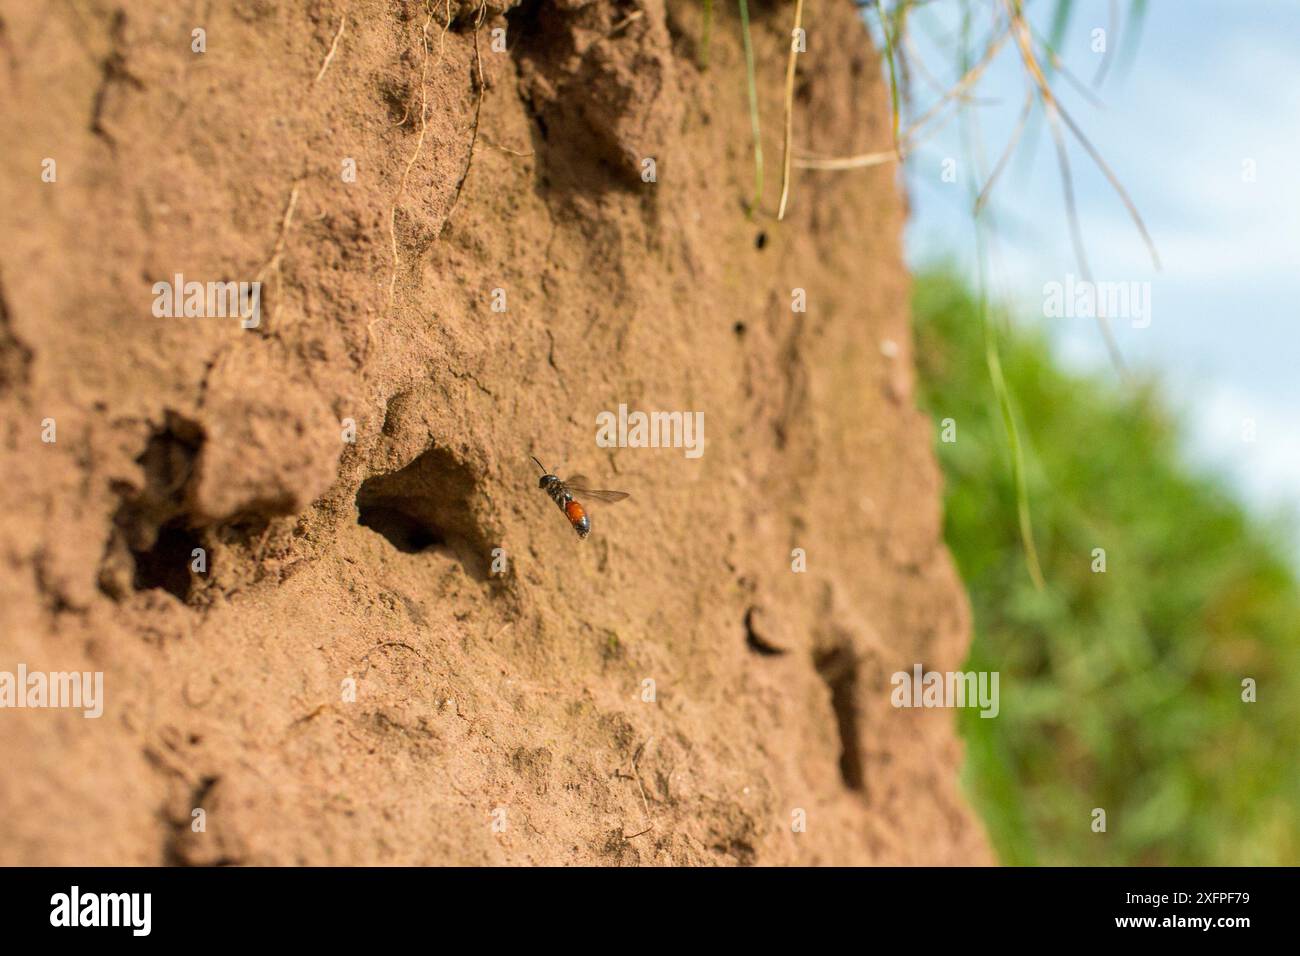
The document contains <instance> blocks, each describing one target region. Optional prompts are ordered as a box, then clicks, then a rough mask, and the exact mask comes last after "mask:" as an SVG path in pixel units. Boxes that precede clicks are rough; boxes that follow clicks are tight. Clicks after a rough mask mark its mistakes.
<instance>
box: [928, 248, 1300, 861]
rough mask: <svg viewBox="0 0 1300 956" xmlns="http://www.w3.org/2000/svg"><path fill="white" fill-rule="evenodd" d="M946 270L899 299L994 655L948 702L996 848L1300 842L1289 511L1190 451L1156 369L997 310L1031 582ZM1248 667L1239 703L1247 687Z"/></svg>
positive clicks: (985, 383)
mask: <svg viewBox="0 0 1300 956" xmlns="http://www.w3.org/2000/svg"><path fill="white" fill-rule="evenodd" d="M953 275H954V273H953V272H951V271H950V270H937V271H931V272H927V273H925V274H922V275H921V276H919V277H918V278H917V281H916V284H915V291H914V296H913V311H914V315H915V323H916V336H917V361H918V364H919V372H920V386H921V388H920V393H921V401H922V404H923V405H924V407H925V408H926V409H927V410H928V411H929V412H930V413H931V414H932V415H933V417H934V420H935V424H936V429H935V448H936V451H937V453H938V456H939V460H940V462H941V464H942V467H943V471H944V476H945V482H946V495H945V497H946V519H945V522H946V524H945V533H946V537H947V541H948V545H949V547H950V548H951V550H952V553H953V556H954V557H955V559H956V562H957V565H958V567H959V569H960V571H961V575H962V578H963V579H964V581H965V583H966V587H967V590H968V592H969V594H970V599H971V605H972V609H973V611H974V625H975V640H974V644H973V646H972V648H971V654H970V659H969V661H968V663H967V667H968V668H969V669H976V670H996V671H999V672H1000V673H1001V688H1000V690H1001V713H1000V715H999V716H998V717H996V718H994V719H982V718H980V717H979V715H978V712H977V711H975V710H963V711H960V712H959V721H960V727H961V731H962V735H963V737H964V739H965V741H966V755H967V760H966V766H965V769H964V772H963V778H964V782H965V785H966V787H967V792H968V794H969V796H970V799H971V800H972V802H973V803H974V805H975V806H976V808H977V809H978V811H979V812H980V813H981V815H982V816H983V819H984V821H985V825H986V826H987V828H988V832H989V836H990V838H991V840H992V842H993V844H994V846H995V848H996V850H997V852H998V855H999V858H1000V859H1001V860H1002V862H1004V863H1007V864H1058V865H1091V864H1113V865H1124V864H1154V865H1162V864H1183V865H1198V864H1218V865H1244V864H1290V865H1295V864H1298V863H1300V640H1298V639H1297V638H1298V636H1300V587H1298V586H1297V579H1296V574H1295V569H1294V567H1293V566H1292V564H1291V563H1290V559H1289V557H1288V555H1289V554H1290V552H1289V551H1288V549H1287V545H1286V543H1285V540H1284V538H1283V535H1285V534H1286V533H1288V532H1289V531H1290V530H1291V529H1290V526H1289V523H1287V522H1270V521H1265V520H1263V519H1260V518H1258V517H1255V516H1253V515H1252V514H1251V513H1249V512H1248V511H1247V510H1246V509H1245V508H1244V507H1243V506H1242V505H1241V504H1239V503H1238V502H1237V501H1236V500H1234V498H1233V496H1232V494H1231V492H1230V491H1229V489H1228V488H1227V486H1226V485H1225V484H1224V483H1223V482H1222V480H1220V479H1218V478H1216V477H1215V476H1213V475H1210V474H1201V473H1198V471H1197V470H1196V469H1195V468H1193V467H1191V466H1190V465H1189V464H1188V463H1187V459H1186V456H1185V455H1184V454H1183V451H1182V444H1181V438H1180V429H1181V426H1180V423H1179V422H1178V421H1177V419H1176V418H1175V417H1174V416H1172V415H1171V413H1170V411H1169V410H1168V408H1167V406H1166V405H1165V404H1164V403H1163V402H1162V400H1161V398H1160V396H1159V394H1158V392H1157V389H1156V388H1155V386H1154V385H1153V384H1152V383H1150V382H1147V383H1140V384H1137V385H1130V386H1124V385H1121V384H1120V383H1119V382H1118V380H1117V377H1116V376H1115V375H1114V374H1098V375H1096V376H1094V377H1088V376H1083V375H1079V374H1075V373H1072V372H1067V371H1065V370H1064V369H1063V368H1062V367H1061V366H1060V365H1059V364H1058V363H1057V362H1056V361H1055V360H1054V358H1053V353H1052V350H1051V348H1050V343H1049V341H1048V340H1047V338H1046V336H1045V335H1044V333H1043V332H1042V331H1039V330H1035V329H1031V328H1026V327H1025V326H1024V325H1022V324H1015V323H1008V322H1007V321H1006V318H1005V316H1000V315H996V314H995V315H993V316H992V317H991V319H990V321H994V322H996V323H997V326H998V330H999V331H998V337H999V350H1000V354H1001V360H1002V366H1003V369H1004V373H1005V376H1006V380H1007V384H1008V386H1009V388H1010V391H1011V394H1012V396H1013V400H1014V402H1015V407H1016V415H1017V419H1018V422H1019V424H1020V428H1021V435H1022V438H1023V440H1024V441H1025V443H1026V455H1027V458H1028V471H1027V481H1028V491H1029V500H1030V506H1031V508H1032V511H1033V520H1034V536H1035V539H1036V542H1037V546H1038V550H1039V553H1040V556H1041V559H1042V565H1043V571H1044V575H1045V577H1046V580H1047V587H1046V590H1045V591H1042V592H1039V591H1038V590H1036V589H1035V588H1034V586H1033V584H1032V583H1031V581H1030V579H1029V576H1028V574H1027V572H1026V565H1025V558H1024V554H1023V551H1022V547H1021V542H1020V538H1019V533H1018V531H1017V525H1016V496H1015V488H1014V485H1013V480H1012V469H1011V463H1010V460H1009V452H1008V450H1007V449H1008V446H1007V436H1006V433H1005V430H1004V428H1003V424H1002V421H1001V417H1000V413H999V411H998V408H997V406H996V403H995V399H994V396H993V391H992V388H991V386H990V382H989V372H988V367H987V365H986V363H985V356H984V339H983V331H982V329H981V327H980V323H979V319H978V308H977V304H976V301H975V298H974V295H973V293H972V292H971V291H970V290H969V289H968V288H967V287H966V286H965V285H964V284H963V283H962V282H961V281H960V280H959V279H956V278H954V277H953ZM946 418H951V419H953V420H955V422H956V430H957V431H956V437H957V440H956V441H955V442H952V443H947V442H943V441H941V440H940V431H941V430H940V428H939V423H940V422H941V421H942V420H943V419H946ZM1096 548H1104V549H1105V561H1106V570H1105V573H1097V572H1094V571H1093V565H1094V561H1095V558H1094V549H1096ZM1247 677H1249V678H1253V679H1254V680H1255V682H1256V684H1257V694H1258V700H1257V702H1256V703H1246V702H1243V700H1242V693H1243V689H1242V681H1243V679H1244V678H1247ZM1095 807H1101V808H1103V809H1104V810H1105V811H1106V818H1107V819H1106V824H1107V829H1106V832H1105V833H1094V832H1093V830H1092V821H1093V816H1092V811H1093V808H1095Z"/></svg>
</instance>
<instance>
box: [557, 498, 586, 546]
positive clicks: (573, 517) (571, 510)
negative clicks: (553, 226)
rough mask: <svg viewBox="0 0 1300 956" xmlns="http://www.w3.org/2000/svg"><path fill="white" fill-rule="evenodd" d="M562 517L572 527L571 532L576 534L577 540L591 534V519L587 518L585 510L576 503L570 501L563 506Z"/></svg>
mask: <svg viewBox="0 0 1300 956" xmlns="http://www.w3.org/2000/svg"><path fill="white" fill-rule="evenodd" d="M564 516H565V517H566V518H568V519H569V524H571V525H573V530H574V531H576V532H578V537H579V538H585V537H586V536H587V535H588V534H590V533H591V519H590V518H588V517H587V510H586V509H585V508H583V507H582V505H580V504H578V502H576V501H573V500H570V501H569V502H568V503H567V504H566V505H565V506H564Z"/></svg>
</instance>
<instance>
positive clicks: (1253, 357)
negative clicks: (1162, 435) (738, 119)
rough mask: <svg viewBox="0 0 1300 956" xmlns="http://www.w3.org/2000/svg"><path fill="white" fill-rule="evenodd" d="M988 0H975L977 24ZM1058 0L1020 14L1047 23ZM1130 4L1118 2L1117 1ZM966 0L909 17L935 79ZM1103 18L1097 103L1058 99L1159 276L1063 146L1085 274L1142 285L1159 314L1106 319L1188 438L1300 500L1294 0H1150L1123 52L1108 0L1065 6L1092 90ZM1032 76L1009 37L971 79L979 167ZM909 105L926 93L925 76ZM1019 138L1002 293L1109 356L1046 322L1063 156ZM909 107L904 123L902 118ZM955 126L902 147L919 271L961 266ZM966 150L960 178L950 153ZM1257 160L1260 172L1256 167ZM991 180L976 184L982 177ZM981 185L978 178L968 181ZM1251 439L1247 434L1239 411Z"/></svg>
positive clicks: (992, 154)
mask: <svg viewBox="0 0 1300 956" xmlns="http://www.w3.org/2000/svg"><path fill="white" fill-rule="evenodd" d="M995 6H996V5H995V4H994V3H993V2H992V0H986V2H974V3H972V10H974V11H975V22H976V23H978V24H979V29H978V30H977V31H976V33H977V35H981V36H982V35H987V33H988V30H989V28H990V25H991V22H992V21H991V11H992V10H993V9H995ZM1054 6H1055V3H1054V2H1044V0H1030V2H1029V3H1028V4H1027V9H1028V10H1029V12H1030V16H1031V19H1032V20H1033V21H1034V23H1035V25H1036V27H1037V29H1038V31H1039V32H1040V33H1041V34H1043V35H1046V34H1047V33H1048V32H1049V29H1048V25H1049V22H1050V14H1051V12H1052V9H1053V8H1054ZM1119 6H1120V8H1121V12H1123V11H1125V10H1127V8H1128V6H1129V3H1128V0H1120V3H1119ZM960 11H961V3H960V2H959V0H935V2H932V3H930V4H924V5H922V6H920V7H918V8H917V9H916V10H914V11H913V14H912V15H913V17H915V20H914V21H913V29H914V31H915V32H914V39H915V42H916V48H915V50H914V51H912V52H913V54H914V55H919V56H921V57H922V58H923V60H924V62H925V64H926V66H927V68H928V69H929V71H930V72H931V73H932V74H933V75H934V76H935V78H936V79H937V80H939V81H941V82H942V83H944V84H946V85H951V83H952V82H954V81H955V80H956V79H957V77H958V73H959V68H958V67H957V65H956V61H955V60H954V58H953V53H952V49H951V48H950V47H947V46H945V41H946V39H947V38H949V37H950V36H951V35H952V34H953V31H955V29H956V27H957V24H958V22H959V21H958V17H959V15H960ZM1098 28H1100V29H1103V30H1107V37H1106V41H1107V43H1108V44H1111V45H1112V46H1114V47H1115V52H1114V54H1113V56H1114V57H1115V59H1114V60H1113V61H1112V65H1111V67H1110V69H1109V72H1108V74H1107V76H1106V78H1105V82H1104V83H1103V84H1102V85H1101V86H1100V87H1098V88H1096V93H1097V95H1098V96H1099V97H1100V99H1101V100H1102V101H1103V105H1102V106H1101V107H1100V108H1099V107H1098V106H1096V105H1093V104H1090V103H1089V102H1088V101H1087V100H1086V99H1085V98H1084V97H1083V96H1082V95H1081V94H1080V93H1078V92H1077V91H1076V90H1074V89H1073V88H1071V87H1070V85H1069V84H1068V83H1067V82H1065V81H1063V80H1061V79H1060V78H1059V77H1058V78H1057V81H1056V82H1055V84H1054V86H1055V88H1056V89H1057V90H1058V94H1059V95H1060V98H1061V102H1062V104H1063V105H1064V107H1065V109H1066V110H1067V111H1068V112H1069V113H1070V114H1071V115H1072V116H1073V118H1074V120H1075V121H1076V122H1077V123H1078V125H1079V126H1080V127H1081V128H1082V129H1083V131H1084V132H1085V133H1086V134H1087V135H1088V137H1089V139H1090V140H1091V141H1092V143H1093V145H1094V146H1096V148H1097V149H1098V151H1099V152H1100V153H1101V154H1102V156H1103V157H1104V158H1105V159H1106V161H1107V162H1108V163H1109V164H1110V166H1111V168H1112V169H1113V170H1114V171H1115V173H1116V174H1117V175H1118V177H1119V179H1120V180H1121V182H1122V183H1123V184H1124V186H1125V187H1126V189H1127V190H1128V192H1129V194H1130V195H1131V196H1132V198H1133V200H1134V201H1135V202H1136V204H1137V206H1138V208H1139V210H1140V211H1141V214H1142V216H1143V219H1144V220H1145V221H1146V224H1147V227H1148V229H1149V230H1150V232H1151V234H1152V237H1153V239H1154V240H1155V243H1156V246H1157V248H1158V250H1159V253H1160V257H1161V260H1162V266H1163V268H1162V269H1161V270H1160V271H1156V270H1155V269H1154V268H1153V266H1152V263H1151V260H1150V256H1149V255H1148V253H1147V251H1146V248H1145V246H1144V244H1143V241H1142V239H1141V236H1140V234H1139V233H1138V231H1137V229H1136V228H1134V226H1133V224H1132V222H1131V220H1130V219H1129V217H1128V214H1127V212H1126V211H1125V208H1124V206H1123V204H1122V203H1121V201H1120V200H1119V198H1118V197H1117V195H1116V194H1115V192H1114V190H1113V189H1112V188H1111V187H1110V185H1109V184H1108V183H1107V182H1106V180H1105V178H1104V177H1103V175H1102V174H1101V173H1100V172H1099V171H1098V170H1097V168H1096V166H1095V165H1093V163H1092V162H1091V160H1089V159H1088V157H1087V155H1086V153H1085V152H1084V150H1083V149H1082V148H1081V147H1080V146H1079V145H1078V143H1077V142H1073V141H1072V142H1071V143H1070V159H1071V167H1072V170H1073V172H1074V186H1075V193H1076V202H1077V207H1078V210H1079V216H1080V221H1081V224H1082V231H1083V236H1084V243H1085V247H1086V250H1087V254H1088V259H1089V262H1090V265H1091V269H1092V274H1093V278H1094V279H1097V280H1106V281H1124V282H1150V283H1151V286H1150V288H1151V323H1150V326H1149V327H1148V328H1133V327H1132V323H1131V322H1127V321H1116V322H1115V323H1114V326H1115V331H1116V336H1117V338H1118V340H1119V345H1120V348H1121V350H1122V352H1123V354H1124V356H1125V359H1126V361H1127V362H1128V363H1129V365H1130V366H1131V367H1134V368H1142V369H1153V370H1156V371H1157V372H1158V373H1159V375H1160V377H1161V378H1162V379H1163V380H1164V381H1165V383H1166V386H1167V388H1166V391H1167V394H1168V395H1169V396H1170V398H1171V400H1172V402H1173V404H1174V405H1175V407H1176V408H1178V409H1180V410H1182V411H1183V412H1184V413H1185V414H1186V417H1187V420H1188V422H1189V425H1190V427H1191V434H1190V436H1189V437H1190V449H1189V450H1190V451H1191V453H1192V454H1193V456H1195V457H1196V458H1197V459H1199V460H1200V461H1201V462H1203V463H1206V464H1208V465H1209V466H1211V467H1213V468H1215V469H1217V470H1219V471H1221V472H1222V473H1224V474H1226V475H1227V476H1228V477H1229V478H1230V480H1231V481H1232V482H1233V483H1234V484H1235V485H1236V486H1237V487H1238V489H1239V490H1240V491H1241V493H1242V495H1243V497H1244V498H1245V499H1246V500H1247V501H1248V502H1250V503H1251V504H1252V505H1253V506H1254V507H1256V508H1258V509H1259V510H1261V511H1270V510H1272V509H1274V508H1276V507H1278V506H1281V507H1288V506H1289V507H1291V508H1300V422H1298V421H1297V417H1296V416H1297V413H1298V412H1300V375H1298V374H1297V365H1300V268H1297V267H1298V266H1300V3H1297V2H1295V0H1233V2H1229V0H1220V2H1208V0H1151V2H1150V3H1149V4H1148V8H1147V12H1146V16H1145V18H1144V20H1143V23H1142V29H1141V37H1140V42H1139V43H1138V46H1137V47H1136V50H1135V54H1134V56H1133V57H1132V60H1131V62H1129V63H1128V65H1127V67H1125V65H1124V63H1125V61H1124V57H1123V56H1122V55H1121V51H1122V50H1123V47H1124V44H1125V37H1124V35H1123V29H1122V24H1121V29H1120V30H1119V31H1113V30H1112V29H1111V24H1110V3H1109V2H1108V0H1076V3H1075V10H1074V13H1073V16H1072V18H1071V20H1070V25H1069V29H1068V32H1067V34H1066V36H1065V39H1064V41H1063V43H1062V47H1061V51H1060V52H1061V55H1062V59H1063V61H1064V63H1065V65H1066V67H1067V68H1068V69H1069V70H1070V71H1071V73H1072V74H1074V75H1075V76H1077V77H1078V78H1079V79H1080V81H1082V82H1083V83H1084V84H1085V85H1087V86H1088V87H1089V88H1091V84H1092V80H1093V77H1094V74H1095V73H1096V71H1097V69H1098V67H1099V65H1100V61H1101V54H1099V53H1096V52H1094V51H1093V50H1092V48H1091V46H1092V44H1093V42H1094V35H1093V31H1094V30H1095V29H1098ZM1026 82H1027V78H1026V74H1025V71H1024V68H1023V65H1022V63H1021V61H1020V59H1019V54H1018V53H1017V51H1016V49H1015V47H1014V44H1010V43H1008V44H1007V45H1006V47H1005V48H1004V50H1003V52H1002V53H1001V54H1000V55H999V56H998V58H997V60H996V61H995V62H994V63H993V64H992V66H991V67H990V69H989V71H988V73H987V74H986V75H985V76H984V77H983V78H982V79H981V81H980V83H979V84H978V85H977V86H976V87H975V89H974V94H975V96H976V97H977V98H978V100H979V102H978V103H977V104H973V105H970V106H969V107H968V109H969V110H971V111H973V112H974V114H975V115H976V116H977V117H978V126H979V130H980V137H981V139H982V141H983V143H984V150H985V154H986V157H987V162H988V164H990V165H991V164H992V162H993V161H994V160H995V159H996V157H997V156H998V155H999V154H1000V153H1001V151H1002V149H1003V147H1004V145H1005V144H1006V142H1007V141H1008V140H1009V138H1010V136H1011V134H1012V131H1013V129H1014V127H1015V124H1016V120H1017V117H1018V115H1019V112H1020V109H1021V106H1022V104H1023V102H1024V97H1025V92H1026ZM917 90H918V107H919V109H920V110H924V109H925V108H926V107H927V106H928V105H929V103H931V102H933V100H934V99H935V93H934V92H933V91H932V90H930V89H927V88H926V87H925V85H924V83H923V82H918V83H917ZM1036 112H1039V114H1040V115H1039V118H1038V120H1037V121H1036V125H1035V126H1034V127H1031V129H1035V130H1036V132H1034V133H1033V137H1034V139H1033V141H1032V142H1031V141H1029V140H1026V141H1024V142H1022V144H1021V146H1020V147H1019V149H1018V150H1017V153H1016V155H1015V156H1014V158H1013V159H1012V161H1011V163H1010V165H1009V166H1008V167H1007V168H1006V170H1005V172H1004V173H1003V175H1002V177H1001V178H1000V180H999V184H998V186H997V187H996V192H995V194H994V203H995V213H996V216H997V223H998V239H997V246H998V256H997V269H996V274H995V275H994V277H993V282H994V289H995V291H996V292H997V294H999V295H1002V296H1004V297H1005V298H1007V299H1008V300H1010V301H1011V302H1013V303H1015V304H1016V305H1017V306H1018V308H1017V310H1016V311H1017V314H1018V316H1019V317H1020V319H1021V320H1022V321H1033V322H1039V323H1044V324H1046V325H1048V326H1049V327H1050V328H1051V330H1052V333H1053V336H1054V338H1055V340H1056V342H1057V344H1058V346H1059V349H1060V354H1061V356H1062V358H1063V359H1064V360H1065V361H1066V362H1068V363H1070V364H1073V365H1079V366H1087V367H1097V366H1103V367H1104V366H1106V364H1107V361H1106V355H1105V349H1104V344H1103V341H1102V339H1101V337H1100V335H1099V333H1098V332H1097V329H1096V325H1095V323H1094V322H1093V321H1092V320H1091V319H1086V318H1045V317H1044V316H1043V286H1044V283H1046V282H1049V281H1062V282H1063V281H1064V280H1065V277H1066V275H1067V274H1073V275H1075V276H1076V277H1077V276H1078V275H1079V271H1080V270H1079V267H1078V259H1077V257H1076V256H1075V253H1074V250H1073V246H1072V244H1071V241H1070V232H1069V227H1068V221H1067V219H1066V214H1065V205H1064V200H1063V194H1062V187H1061V179H1060V173H1059V170H1058V166H1057V161H1056V156H1055V152H1054V150H1053V147H1052V145H1051V140H1050V138H1049V136H1048V133H1047V128H1046V125H1045V124H1044V123H1043V122H1042V121H1041V111H1039V110H1036ZM906 125H907V118H906V116H905V117H904V127H906ZM965 155H966V153H965V150H964V149H963V148H962V141H961V137H960V132H959V126H958V124H957V123H955V122H954V123H952V124H950V125H948V126H947V127H945V128H944V129H943V130H942V131H941V132H940V133H938V134H937V135H935V136H934V137H933V138H932V139H930V140H929V141H927V142H926V144H925V145H924V147H922V148H921V149H920V150H919V151H917V152H916V153H914V154H913V156H912V157H911V158H910V160H909V162H908V166H907V171H906V179H907V185H908V191H909V195H910V200H911V204H912V221H911V224H910V226H909V229H908V233H907V253H908V257H909V260H910V261H911V262H912V264H913V265H920V264H923V263H925V262H928V261H931V260H934V259H936V258H945V257H947V258H953V259H956V260H957V261H958V262H960V263H962V264H963V266H964V267H965V268H967V269H971V268H972V262H973V250H974V234H973V226H972V219H971V215H970V203H969V199H968V190H969V188H970V185H971V179H970V176H971V174H972V173H973V172H974V170H972V169H968V168H966V163H965V160H964V158H963V157H965ZM950 157H952V158H957V159H958V166H957V182H955V183H951V182H944V181H943V180H942V177H941V171H942V168H943V162H944V160H945V159H947V158H950ZM1252 172H1253V180H1252V179H1251V178H1250V175H1249V174H1250V173H1252ZM980 184H981V185H982V183H980ZM977 188H978V186H977ZM1245 419H1252V420H1253V421H1254V423H1255V429H1256V438H1255V440H1254V441H1253V442H1246V441H1243V434H1244V427H1245V426H1244V424H1243V422H1244V420H1245Z"/></svg>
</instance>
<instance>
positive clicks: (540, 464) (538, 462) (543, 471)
mask: <svg viewBox="0 0 1300 956" xmlns="http://www.w3.org/2000/svg"><path fill="white" fill-rule="evenodd" d="M528 457H529V458H533V456H532V455H529V456H528ZM533 461H537V459H536V458H533ZM537 467H538V468H540V469H542V474H543V475H547V474H550V472H548V471H547V470H546V466H545V465H543V464H542V463H541V462H540V461H537Z"/></svg>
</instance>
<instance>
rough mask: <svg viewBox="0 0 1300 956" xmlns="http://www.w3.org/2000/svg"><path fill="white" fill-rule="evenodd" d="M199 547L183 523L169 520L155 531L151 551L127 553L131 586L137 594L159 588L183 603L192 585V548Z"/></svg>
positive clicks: (196, 538)
mask: <svg viewBox="0 0 1300 956" xmlns="http://www.w3.org/2000/svg"><path fill="white" fill-rule="evenodd" d="M200 547H202V544H201V543H200V541H199V538H198V536H197V535H196V534H194V532H193V531H191V530H190V529H189V528H187V527H186V526H185V524H184V523H183V522H181V521H169V522H168V523H167V524H165V525H163V526H162V527H161V528H159V529H158V538H157V540H156V541H155V542H154V546H153V547H152V548H149V549H148V550H147V551H136V550H132V551H131V556H132V557H133V558H134V559H135V575H134V579H133V580H132V582H131V583H132V585H133V586H134V587H135V589H136V590H137V591H145V590H148V589H149V588H161V589H162V590H164V591H167V592H168V593H169V594H173V595H175V596H176V597H177V598H179V599H180V600H181V601H185V600H186V599H188V598H189V596H190V590H191V587H192V586H193V583H194V579H193V578H192V577H191V575H190V564H191V562H192V561H193V555H194V549H195V548H200Z"/></svg>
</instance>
